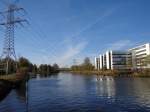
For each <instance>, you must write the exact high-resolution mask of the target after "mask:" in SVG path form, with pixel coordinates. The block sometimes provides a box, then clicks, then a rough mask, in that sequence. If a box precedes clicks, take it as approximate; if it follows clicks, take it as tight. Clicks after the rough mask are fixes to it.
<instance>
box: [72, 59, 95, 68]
mask: <svg viewBox="0 0 150 112" xmlns="http://www.w3.org/2000/svg"><path fill="white" fill-rule="evenodd" d="M71 70H72V71H86V70H87V71H92V70H94V66H93V65H92V63H91V61H90V58H89V57H86V58H85V59H84V61H83V63H81V64H80V65H73V66H71Z"/></svg>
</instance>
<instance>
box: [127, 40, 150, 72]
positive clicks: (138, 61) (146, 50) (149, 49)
mask: <svg viewBox="0 0 150 112" xmlns="http://www.w3.org/2000/svg"><path fill="white" fill-rule="evenodd" d="M129 51H130V52H132V65H133V68H134V69H136V68H149V66H148V65H147V64H145V59H146V58H147V56H148V55H150V43H146V44H143V45H140V46H137V47H135V48H132V49H129Z"/></svg>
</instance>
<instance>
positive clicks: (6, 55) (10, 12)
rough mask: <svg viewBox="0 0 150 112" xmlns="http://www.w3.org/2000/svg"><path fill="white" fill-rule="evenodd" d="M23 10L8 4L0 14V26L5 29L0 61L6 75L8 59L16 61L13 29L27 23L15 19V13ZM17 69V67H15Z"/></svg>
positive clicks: (18, 18)
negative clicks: (3, 60) (0, 21)
mask: <svg viewBox="0 0 150 112" xmlns="http://www.w3.org/2000/svg"><path fill="white" fill-rule="evenodd" d="M20 10H24V9H23V8H22V7H18V6H17V5H16V4H15V3H10V4H8V5H7V9H6V10H5V11H3V12H1V13H0V14H1V15H3V16H4V18H5V19H4V22H2V23H0V25H1V26H4V27H5V38H4V46H3V52H2V55H1V60H2V59H5V60H6V62H5V63H4V67H3V70H5V71H6V74H8V71H9V68H8V67H9V61H10V59H14V60H15V61H16V60H17V57H16V53H15V47H14V46H15V44H14V43H15V40H14V29H15V25H16V24H19V25H21V26H23V22H27V20H26V19H22V18H20V17H16V16H15V14H16V12H18V11H20ZM16 68H17V65H16Z"/></svg>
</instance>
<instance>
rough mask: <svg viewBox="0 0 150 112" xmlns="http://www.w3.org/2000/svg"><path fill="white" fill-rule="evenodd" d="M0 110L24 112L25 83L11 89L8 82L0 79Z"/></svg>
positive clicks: (3, 111)
mask: <svg viewBox="0 0 150 112" xmlns="http://www.w3.org/2000/svg"><path fill="white" fill-rule="evenodd" d="M0 97H1V101H0V112H26V110H27V105H26V104H27V102H26V83H25V82H23V83H22V84H21V85H20V86H18V87H17V88H15V89H13V86H12V84H11V83H9V82H5V81H0Z"/></svg>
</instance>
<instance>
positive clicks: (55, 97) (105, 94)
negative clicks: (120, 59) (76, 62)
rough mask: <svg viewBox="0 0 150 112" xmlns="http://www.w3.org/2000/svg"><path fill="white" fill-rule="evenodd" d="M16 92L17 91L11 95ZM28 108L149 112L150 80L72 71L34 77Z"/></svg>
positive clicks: (63, 111) (55, 111)
mask: <svg viewBox="0 0 150 112" xmlns="http://www.w3.org/2000/svg"><path fill="white" fill-rule="evenodd" d="M13 95H14V96H15V92H12V93H11V94H10V96H13ZM10 96H9V97H10ZM9 97H8V99H9ZM15 99H17V98H15ZM15 99H14V100H15ZM12 102H13V99H12V100H9V103H6V102H3V104H7V105H8V104H9V105H13V103H12ZM28 111H29V112H150V79H149V78H113V77H97V76H94V75H91V76H89V75H77V74H76V75H73V74H69V73H59V74H58V75H55V76H51V77H49V78H35V79H31V80H30V81H29V82H28Z"/></svg>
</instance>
